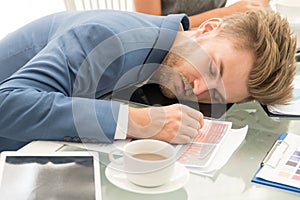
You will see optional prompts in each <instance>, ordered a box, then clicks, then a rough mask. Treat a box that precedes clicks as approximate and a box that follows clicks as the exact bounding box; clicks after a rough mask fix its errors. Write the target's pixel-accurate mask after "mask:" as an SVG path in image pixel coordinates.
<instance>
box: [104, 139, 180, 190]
mask: <svg viewBox="0 0 300 200" xmlns="http://www.w3.org/2000/svg"><path fill="white" fill-rule="evenodd" d="M120 154H121V155H122V158H118V159H116V158H115V157H116V155H120ZM109 160H110V161H111V162H113V163H114V164H115V165H122V166H123V170H124V173H126V175H127V179H128V180H129V181H130V182H132V183H134V184H136V185H139V186H143V187H157V186H160V185H163V184H165V183H167V182H168V181H169V180H170V179H171V177H172V175H173V172H174V166H175V162H176V151H175V148H174V147H173V146H172V145H170V144H168V143H166V142H162V141H158V140H152V139H143V140H135V141H132V142H130V143H128V144H126V145H125V147H124V149H123V151H120V150H118V149H116V150H113V151H112V152H110V154H109Z"/></svg>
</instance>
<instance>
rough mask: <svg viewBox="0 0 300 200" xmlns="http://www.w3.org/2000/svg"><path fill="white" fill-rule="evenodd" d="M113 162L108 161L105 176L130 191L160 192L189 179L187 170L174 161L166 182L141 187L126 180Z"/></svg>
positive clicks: (175, 186) (175, 188)
mask: <svg viewBox="0 0 300 200" xmlns="http://www.w3.org/2000/svg"><path fill="white" fill-rule="evenodd" d="M118 168H119V170H118V169H116V167H115V164H114V163H109V164H108V166H107V167H106V169H105V175H106V178H107V179H108V180H109V181H110V182H111V183H112V184H113V185H115V186H117V187H119V188H121V189H123V190H127V191H130V192H135V193H141V194H161V193H167V192H172V191H175V190H178V189H180V188H182V187H183V186H184V185H185V184H186V183H187V181H188V179H189V175H190V173H189V171H188V170H187V168H185V167H184V166H183V165H182V164H180V163H178V162H176V163H175V167H174V172H173V175H172V177H171V179H170V181H169V182H168V183H165V184H164V185H161V186H158V187H142V186H138V185H135V184H133V183H131V182H130V181H128V180H127V177H126V174H125V173H124V172H123V171H122V170H121V169H120V167H118Z"/></svg>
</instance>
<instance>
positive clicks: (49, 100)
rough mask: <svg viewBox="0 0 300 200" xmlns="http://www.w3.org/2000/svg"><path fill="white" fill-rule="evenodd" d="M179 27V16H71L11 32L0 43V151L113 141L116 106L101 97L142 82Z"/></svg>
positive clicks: (53, 17) (81, 13)
mask: <svg viewBox="0 0 300 200" xmlns="http://www.w3.org/2000/svg"><path fill="white" fill-rule="evenodd" d="M180 23H182V24H183V26H184V28H185V29H188V26H189V22H188V18H187V16H186V15H184V14H179V15H169V16H166V17H155V16H150V15H144V14H139V13H134V12H120V11H109V10H100V11H99V10H98V11H72V12H62V13H57V14H53V15H50V16H47V17H44V18H41V19H39V20H37V21H34V22H32V23H30V24H27V25H25V26H24V27H22V28H20V29H19V30H17V31H15V32H13V33H11V34H9V35H8V36H7V37H5V38H4V39H3V40H1V41H0V68H1V74H0V81H1V85H0V113H1V118H0V151H3V150H15V149H18V148H20V147H21V146H23V145H25V144H26V143H28V142H30V141H32V140H63V139H64V137H66V136H70V137H80V138H89V139H91V138H94V139H97V140H98V141H100V142H112V141H113V138H114V133H115V129H116V121H117V120H118V112H119V103H118V102H113V101H106V100H100V98H101V97H102V96H103V95H105V94H107V93H110V92H114V91H119V90H121V89H124V88H126V87H129V86H132V85H135V84H139V83H142V82H143V81H145V80H147V78H149V76H150V75H151V74H152V73H153V72H154V71H155V70H156V69H157V67H158V66H159V64H160V63H161V62H162V60H163V59H164V57H165V55H166V53H167V52H168V50H169V48H170V47H171V45H172V43H173V41H174V39H175V36H176V32H177V30H178V27H179V25H180ZM129 96H130V94H129Z"/></svg>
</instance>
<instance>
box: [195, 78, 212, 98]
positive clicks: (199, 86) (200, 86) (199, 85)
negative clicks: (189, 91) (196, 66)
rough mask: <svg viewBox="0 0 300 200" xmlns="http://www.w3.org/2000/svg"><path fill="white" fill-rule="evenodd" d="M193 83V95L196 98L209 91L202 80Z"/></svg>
mask: <svg viewBox="0 0 300 200" xmlns="http://www.w3.org/2000/svg"><path fill="white" fill-rule="evenodd" d="M193 83H194V87H193V93H194V94H195V95H196V96H197V95H199V94H201V93H204V92H206V91H208V90H209V88H208V86H207V84H205V82H204V81H203V80H199V79H195V80H194V82H193Z"/></svg>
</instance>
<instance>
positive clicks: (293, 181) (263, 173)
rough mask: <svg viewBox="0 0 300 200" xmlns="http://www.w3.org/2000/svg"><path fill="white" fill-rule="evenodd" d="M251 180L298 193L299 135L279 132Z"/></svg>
mask: <svg viewBox="0 0 300 200" xmlns="http://www.w3.org/2000/svg"><path fill="white" fill-rule="evenodd" d="M252 182H255V183H259V184H263V185H268V186H272V187H277V188H281V189H286V190H290V191H294V192H299V193H300V135H296V134H291V133H289V134H287V133H283V134H281V135H280V136H279V138H278V139H277V141H276V142H275V144H274V145H273V147H272V148H271V150H270V151H269V152H268V153H267V155H266V157H265V159H264V160H263V162H262V163H261V166H260V167H259V169H258V171H257V172H256V174H255V175H254V177H253V179H252Z"/></svg>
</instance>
